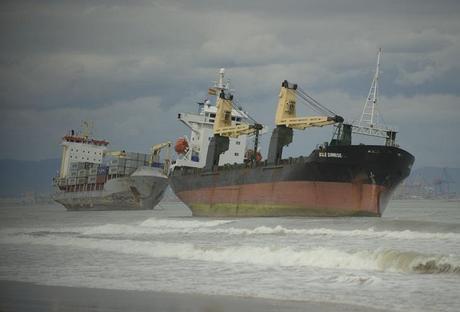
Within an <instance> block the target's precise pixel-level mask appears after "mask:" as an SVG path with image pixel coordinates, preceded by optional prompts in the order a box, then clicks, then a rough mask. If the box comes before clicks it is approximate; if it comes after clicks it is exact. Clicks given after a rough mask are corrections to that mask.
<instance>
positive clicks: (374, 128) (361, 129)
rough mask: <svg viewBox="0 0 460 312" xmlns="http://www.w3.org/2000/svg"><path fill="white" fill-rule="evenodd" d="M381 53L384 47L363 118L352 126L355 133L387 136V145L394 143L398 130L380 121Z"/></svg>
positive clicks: (378, 58) (362, 114) (378, 59)
mask: <svg viewBox="0 0 460 312" xmlns="http://www.w3.org/2000/svg"><path fill="white" fill-rule="evenodd" d="M381 54H382V49H379V52H378V54H377V66H376V69H375V74H374V78H373V79H372V84H371V88H370V89H369V94H368V96H367V99H366V103H364V108H363V112H362V113H361V118H360V119H359V121H358V122H353V125H352V126H353V133H357V134H362V135H367V136H373V137H380V138H385V139H386V145H394V144H395V142H394V141H395V137H396V130H395V129H391V128H389V127H387V126H386V125H385V124H383V121H382V122H381V121H380V118H379V117H380V116H379V111H378V109H377V102H378V93H379V90H378V89H379V76H380V56H381Z"/></svg>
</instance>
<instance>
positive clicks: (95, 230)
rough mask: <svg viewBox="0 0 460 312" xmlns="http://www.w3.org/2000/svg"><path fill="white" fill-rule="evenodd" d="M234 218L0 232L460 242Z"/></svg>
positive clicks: (454, 236) (440, 236)
mask: <svg viewBox="0 0 460 312" xmlns="http://www.w3.org/2000/svg"><path fill="white" fill-rule="evenodd" d="M232 222H234V220H211V221H201V220H177V219H156V218H150V219H147V220H145V221H143V222H141V223H140V224H135V225H129V224H105V225H98V226H83V227H63V228H28V229H24V228H17V229H14V228H13V229H2V230H1V231H0V234H2V235H8V234H20V233H26V234H38V235H41V234H43V235H46V234H53V233H60V234H66V233H68V234H72V233H75V234H82V235H148V234H151V235H155V234H169V233H179V234H223V235H306V236H331V237H357V238H373V239H375V238H381V239H397V240H443V241H454V242H457V241H459V242H460V233H453V232H444V233H436V232H418V231H410V230H404V231H375V230H374V229H373V228H369V229H365V230H335V229H328V228H313V229H295V228H292V229H290V228H285V227H283V226H281V225H277V226H275V227H268V226H259V227H256V228H253V229H250V228H249V229H248V228H238V227H219V226H220V225H225V224H229V223H232Z"/></svg>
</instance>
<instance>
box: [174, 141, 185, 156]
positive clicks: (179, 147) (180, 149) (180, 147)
mask: <svg viewBox="0 0 460 312" xmlns="http://www.w3.org/2000/svg"><path fill="white" fill-rule="evenodd" d="M174 150H175V151H176V153H177V154H179V155H184V154H185V153H187V152H188V142H187V140H186V139H185V138H178V139H177V141H176V145H175V146H174Z"/></svg>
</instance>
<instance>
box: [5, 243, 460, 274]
mask: <svg viewBox="0 0 460 312" xmlns="http://www.w3.org/2000/svg"><path fill="white" fill-rule="evenodd" d="M0 242H1V243H10V244H37V245H51V246H60V247H71V248H84V249H95V250H98V251H106V252H113V253H123V254H130V255H143V256H150V257H154V258H176V259H181V260H189V261H208V262H223V263H246V264H252V265H264V266H287V267H318V268H334V269H351V270H368V271H390V272H405V273H456V274H460V258H457V257H453V256H446V255H427V254H421V253H417V252H409V251H398V250H393V249H390V250H385V249H377V250H373V251H369V250H363V251H354V252H351V251H343V250H338V249H332V248H312V249H304V250H302V249H301V250H297V249H293V248H292V247H282V248H280V247H277V246H271V247H255V246H229V247H223V248H203V247H200V246H196V245H194V244H188V243H182V244H179V243H165V242H145V241H135V240H113V239H95V238H81V237H62V236H57V235H47V236H32V235H26V234H21V235H10V236H7V237H2V238H0Z"/></svg>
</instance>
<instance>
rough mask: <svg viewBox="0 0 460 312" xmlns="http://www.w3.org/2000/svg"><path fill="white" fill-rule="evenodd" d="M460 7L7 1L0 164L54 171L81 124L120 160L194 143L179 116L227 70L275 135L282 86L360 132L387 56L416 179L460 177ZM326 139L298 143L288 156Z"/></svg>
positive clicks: (394, 114) (390, 87) (392, 99)
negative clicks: (429, 170)
mask: <svg viewBox="0 0 460 312" xmlns="http://www.w3.org/2000/svg"><path fill="white" fill-rule="evenodd" d="M459 3H460V2H459V1H440V0H438V1H423V0H419V1H407V0H406V1H400V0H395V1H368V0H356V1H344V0H336V1H323V0H318V1H300V0H299V1H288V0H283V1H279V0H276V1H274V0H273V1H272V0H268V1H239V0H232V1H210V0H209V1H192V0H190V1H174V0H165V1H113V0H112V1H68V2H67V1H58V0H57V1H30V2H28V1H11V2H7V1H2V2H1V4H0V8H1V10H0V40H1V49H0V103H1V108H0V116H1V125H0V127H1V130H2V132H1V133H2V137H3V140H2V141H3V142H2V148H1V151H0V158H13V159H46V158H58V157H60V147H59V143H60V140H61V137H62V136H63V135H64V134H65V133H66V132H67V131H68V130H69V129H72V128H73V129H78V128H79V127H80V124H81V121H82V120H91V121H93V122H94V124H95V128H94V134H95V135H96V136H97V137H100V138H105V139H108V140H109V141H111V143H112V148H113V149H118V148H123V149H127V150H133V151H147V150H148V148H149V147H150V146H151V145H152V144H154V143H158V142H161V141H164V140H175V139H176V138H177V137H179V136H182V135H184V134H187V135H189V131H188V129H186V128H185V127H184V126H183V125H182V124H180V123H179V122H178V121H177V117H176V116H177V113H178V112H189V111H195V110H196V108H197V107H196V102H198V101H200V100H202V99H203V98H204V97H206V91H207V88H208V86H210V85H211V83H212V81H214V80H216V78H217V72H218V69H219V68H220V67H225V68H226V72H227V77H228V78H229V79H231V82H232V85H233V88H234V89H235V98H236V99H238V102H239V103H240V104H241V105H242V106H243V107H244V108H245V110H247V111H248V112H249V113H251V115H252V116H253V117H255V118H256V119H258V121H260V122H263V123H265V124H267V125H268V126H270V127H273V121H274V120H273V119H274V114H275V109H276V102H277V95H278V92H279V87H280V83H281V81H282V80H284V79H287V80H290V81H293V82H297V83H298V84H299V85H300V86H301V87H302V88H303V89H304V90H306V91H307V92H309V93H310V95H312V96H313V97H314V98H316V99H317V100H318V101H319V102H321V103H322V104H323V105H325V106H327V107H329V108H331V109H333V110H334V111H336V112H337V113H338V114H340V115H342V116H344V117H345V118H347V119H357V118H359V115H360V111H361V110H362V106H363V104H364V102H365V97H366V96H367V93H368V91H369V87H370V83H371V80H372V76H373V71H374V69H375V62H376V54H377V50H378V48H379V47H381V48H382V50H383V54H382V62H381V69H382V73H381V88H380V95H381V96H380V102H379V105H380V111H381V112H382V115H383V116H384V119H385V122H386V123H387V124H389V125H394V126H396V127H397V128H398V129H399V131H400V133H399V136H398V142H399V144H400V145H401V147H403V148H404V149H406V150H408V151H409V152H411V153H412V154H414V155H415V157H416V166H417V167H421V166H429V165H435V166H449V167H460V157H459V155H460V144H459V143H460V140H459V138H458V137H459V135H460V133H459V132H460V131H459V130H460V122H459V120H460V62H459V58H460V22H459V21H460V4H459ZM299 114H305V115H309V114H312V112H310V111H308V110H306V109H305V110H302V109H299ZM331 133H332V127H328V128H324V129H312V130H306V131H303V132H300V131H296V132H295V138H294V140H295V142H294V143H293V144H292V145H291V146H290V147H289V148H288V149H287V153H288V154H289V155H299V154H309V153H310V151H311V149H312V148H314V147H315V146H316V144H318V143H321V142H323V141H328V140H329V139H330V137H331ZM267 136H268V135H267ZM263 141H264V142H265V143H266V142H268V138H265V139H264V140H263ZM265 150H266V148H265Z"/></svg>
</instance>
